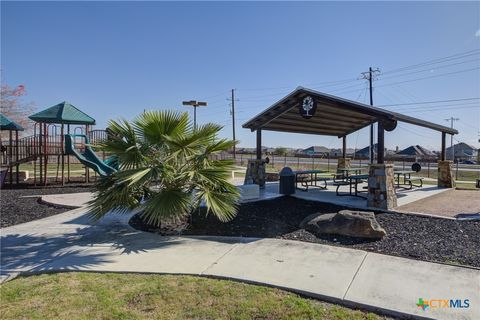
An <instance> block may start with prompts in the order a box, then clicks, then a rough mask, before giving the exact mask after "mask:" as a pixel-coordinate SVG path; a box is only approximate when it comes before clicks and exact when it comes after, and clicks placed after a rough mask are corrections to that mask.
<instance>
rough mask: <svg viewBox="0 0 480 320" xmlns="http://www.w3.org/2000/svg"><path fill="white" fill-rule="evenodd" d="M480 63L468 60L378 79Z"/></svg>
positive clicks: (476, 60) (383, 78)
mask: <svg viewBox="0 0 480 320" xmlns="http://www.w3.org/2000/svg"><path fill="white" fill-rule="evenodd" d="M478 61H479V59H472V60H467V61H462V62H457V63H451V64H447V65H443V66H438V67H434V68H428V69H423V70H417V71H412V72H407V73H402V74H394V75H391V76H387V77H382V78H381V79H378V81H381V80H385V79H392V78H398V77H404V76H407V75H410V74H416V73H421V72H431V71H432V69H443V68H449V67H452V66H456V65H459V64H464V63H470V62H478Z"/></svg>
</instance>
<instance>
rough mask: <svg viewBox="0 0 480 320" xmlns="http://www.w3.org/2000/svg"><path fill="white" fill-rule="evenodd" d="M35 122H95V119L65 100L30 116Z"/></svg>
mask: <svg viewBox="0 0 480 320" xmlns="http://www.w3.org/2000/svg"><path fill="white" fill-rule="evenodd" d="M29 118H30V119H32V120H33V121H35V122H42V123H65V124H95V119H93V118H92V117H90V116H89V115H88V114H86V113H85V112H83V111H81V110H79V109H77V108H76V107H74V106H73V105H72V104H70V103H68V102H66V101H64V102H62V103H59V104H57V105H55V106H53V107H50V108H48V109H45V110H43V111H40V112H37V113H35V114H34V115H31V116H30V117H29Z"/></svg>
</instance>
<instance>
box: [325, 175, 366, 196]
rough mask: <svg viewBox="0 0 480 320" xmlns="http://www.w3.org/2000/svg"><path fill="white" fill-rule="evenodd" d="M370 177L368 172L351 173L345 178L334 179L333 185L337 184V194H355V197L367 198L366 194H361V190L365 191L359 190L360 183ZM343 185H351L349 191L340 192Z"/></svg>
mask: <svg viewBox="0 0 480 320" xmlns="http://www.w3.org/2000/svg"><path fill="white" fill-rule="evenodd" d="M366 179H368V174H356V175H349V176H346V177H344V180H340V181H334V182H333V185H335V186H337V190H336V193H337V196H354V197H360V198H365V197H364V196H361V195H359V193H360V192H364V191H359V190H358V185H359V184H360V183H362V182H364V180H366ZM341 186H349V187H350V189H349V193H340V190H339V189H340V187H341Z"/></svg>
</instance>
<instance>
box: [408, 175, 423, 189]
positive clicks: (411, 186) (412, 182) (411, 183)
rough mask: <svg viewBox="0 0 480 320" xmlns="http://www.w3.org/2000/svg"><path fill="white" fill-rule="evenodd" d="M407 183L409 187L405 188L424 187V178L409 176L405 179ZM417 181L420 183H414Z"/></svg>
mask: <svg viewBox="0 0 480 320" xmlns="http://www.w3.org/2000/svg"><path fill="white" fill-rule="evenodd" d="M404 181H405V183H406V184H408V185H409V187H408V188H405V189H408V190H410V189H412V188H413V187H419V188H421V187H423V178H422V177H408V178H405V179H404ZM415 181H418V182H419V184H414V182H415Z"/></svg>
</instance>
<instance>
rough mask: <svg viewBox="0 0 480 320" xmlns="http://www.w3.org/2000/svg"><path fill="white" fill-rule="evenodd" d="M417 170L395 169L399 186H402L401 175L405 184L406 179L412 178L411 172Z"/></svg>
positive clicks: (394, 172)
mask: <svg viewBox="0 0 480 320" xmlns="http://www.w3.org/2000/svg"><path fill="white" fill-rule="evenodd" d="M412 173H415V171H408V170H394V171H393V174H394V175H396V176H397V179H396V180H397V187H398V188H400V176H403V184H406V183H405V181H406V180H407V179H410V178H411V174H412Z"/></svg>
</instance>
